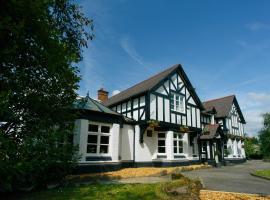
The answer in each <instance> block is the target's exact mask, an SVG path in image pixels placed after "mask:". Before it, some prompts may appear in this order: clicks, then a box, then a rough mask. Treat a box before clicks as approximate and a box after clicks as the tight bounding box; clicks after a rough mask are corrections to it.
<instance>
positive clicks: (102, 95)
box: [98, 88, 109, 102]
mask: <svg viewBox="0 0 270 200" xmlns="http://www.w3.org/2000/svg"><path fill="white" fill-rule="evenodd" d="M108 96H109V92H107V91H105V90H104V89H103V88H100V89H99V90H98V100H99V101H101V102H104V101H106V100H108Z"/></svg>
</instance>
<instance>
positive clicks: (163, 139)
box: [157, 132, 167, 155]
mask: <svg viewBox="0 0 270 200" xmlns="http://www.w3.org/2000/svg"><path fill="white" fill-rule="evenodd" d="M159 133H163V134H164V135H165V137H164V138H161V137H159V136H158V135H159ZM159 141H164V143H165V145H164V146H159V145H158V142H159ZM159 147H164V148H165V152H164V153H160V152H159V151H158V148H159ZM166 152H167V150H166V132H158V133H157V153H158V155H166Z"/></svg>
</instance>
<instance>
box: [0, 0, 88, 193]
mask: <svg viewBox="0 0 270 200" xmlns="http://www.w3.org/2000/svg"><path fill="white" fill-rule="evenodd" d="M92 29H93V23H92V20H89V19H88V18H86V17H85V16H84V14H83V13H82V12H81V10H80V8H79V7H78V5H76V4H75V3H73V2H71V1H69V0H39V1H33V0H24V1H17V0H0V81H1V82H0V83H1V84H0V191H7V190H14V189H19V188H32V187H39V186H43V185H46V184H47V183H49V182H53V181H55V180H56V179H58V180H59V179H61V178H62V177H63V176H64V175H65V174H66V173H68V172H69V171H70V169H71V167H72V166H73V165H74V163H75V162H76V160H77V156H76V154H75V152H76V149H75V148H74V147H73V146H72V144H71V143H70V140H71V138H72V130H73V124H74V123H73V120H74V115H72V114H71V112H70V108H71V105H72V103H73V102H74V100H75V99H76V92H75V91H76V89H78V82H79V80H80V76H79V75H78V68H77V67H76V66H75V64H74V63H77V62H79V61H80V60H81V59H82V48H83V47H86V46H87V40H91V39H92V38H93V35H92Z"/></svg>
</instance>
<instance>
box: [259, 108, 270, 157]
mask: <svg viewBox="0 0 270 200" xmlns="http://www.w3.org/2000/svg"><path fill="white" fill-rule="evenodd" d="M259 140H260V149H261V152H262V154H263V156H264V157H265V158H270V113H265V114H263V128H262V130H261V131H260V132H259Z"/></svg>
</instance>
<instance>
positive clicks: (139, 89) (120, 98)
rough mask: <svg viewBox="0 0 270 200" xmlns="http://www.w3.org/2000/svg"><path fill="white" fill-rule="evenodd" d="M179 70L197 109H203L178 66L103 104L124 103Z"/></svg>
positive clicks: (180, 67)
mask: <svg viewBox="0 0 270 200" xmlns="http://www.w3.org/2000/svg"><path fill="white" fill-rule="evenodd" d="M177 69H179V72H180V74H181V76H182V77H183V79H184V81H185V82H186V84H187V87H188V88H189V90H190V92H191V94H192V95H193V97H194V99H195V101H196V102H197V103H198V105H199V107H201V108H203V105H202V103H201V101H200V99H199V97H198V96H197V94H196V92H195V90H194V88H193V87H192V85H191V83H190V81H189V79H188V77H187V75H186V74H185V72H184V70H183V68H182V66H181V65H180V64H175V65H173V66H172V67H170V68H168V69H166V70H164V71H162V72H160V73H158V74H156V75H154V76H152V77H150V78H148V79H146V80H144V81H142V82H140V83H138V84H136V85H134V86H132V87H130V88H128V89H126V90H124V91H122V92H120V93H119V94H116V95H114V96H112V97H110V98H109V99H108V100H107V101H105V102H103V104H104V105H106V106H112V105H115V104H116V103H119V102H121V101H124V100H126V99H129V98H131V97H133V96H136V95H139V94H142V93H144V92H147V91H149V90H151V89H152V88H154V87H155V86H156V85H157V84H158V83H159V82H160V81H162V80H164V79H165V78H166V77H167V76H169V75H170V74H171V73H173V72H174V71H176V70H177Z"/></svg>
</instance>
